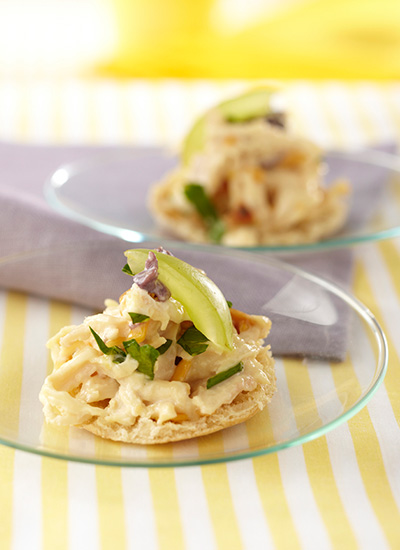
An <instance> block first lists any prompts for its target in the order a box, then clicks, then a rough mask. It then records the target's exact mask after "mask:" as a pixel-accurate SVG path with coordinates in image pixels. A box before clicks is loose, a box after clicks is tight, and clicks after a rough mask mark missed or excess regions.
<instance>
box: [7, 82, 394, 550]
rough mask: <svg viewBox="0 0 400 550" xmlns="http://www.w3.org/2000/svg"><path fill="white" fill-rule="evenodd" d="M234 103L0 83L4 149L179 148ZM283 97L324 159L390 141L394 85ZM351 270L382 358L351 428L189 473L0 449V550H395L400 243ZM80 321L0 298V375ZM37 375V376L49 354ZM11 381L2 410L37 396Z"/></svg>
mask: <svg viewBox="0 0 400 550" xmlns="http://www.w3.org/2000/svg"><path fill="white" fill-rule="evenodd" d="M252 84H254V83H252ZM245 87H246V83H245V82H239V81H235V82H233V81H229V82H228V81H222V82H218V83H217V82H210V81H190V82H189V81H187V82H186V81H176V80H168V81H145V80H135V81H130V80H124V81H114V80H79V79H76V80H71V79H69V80H58V81H54V80H51V81H45V80H43V81H38V80H34V81H29V80H19V81H18V80H1V81H0V140H2V141H19V142H20V141H24V142H30V143H54V144H57V143H63V144H65V143H74V144H76V143H82V144H93V143H94V144H140V145H148V144H160V143H162V144H164V143H167V144H175V143H177V142H179V139H180V138H181V136H182V135H183V133H184V132H185V130H186V129H187V127H188V125H189V124H190V122H191V121H192V119H193V117H194V116H195V115H196V114H197V113H199V112H201V111H202V110H203V109H204V108H206V107H208V106H209V105H212V104H213V103H214V102H216V101H218V100H219V99H221V98H224V97H226V96H229V95H230V94H233V93H236V91H239V90H242V89H244V88H245ZM284 93H285V96H286V101H287V106H288V108H289V109H290V111H291V112H292V113H293V116H294V118H295V121H296V123H297V124H298V127H299V129H300V130H301V131H302V132H303V133H304V134H306V135H308V136H309V137H311V138H312V139H314V140H316V141H317V142H318V143H320V144H321V145H322V146H323V147H326V148H333V147H336V148H337V147H340V148H344V149H347V148H354V147H359V146H365V145H372V144H376V143H382V142H388V141H392V142H393V141H397V142H398V141H399V139H400V84H396V83H388V84H373V83H368V82H365V83H353V84H344V83H340V82H323V83H318V84H316V83H310V82H298V81H296V82H287V83H285V84H284ZM0 173H1V167H0ZM0 207H1V205H0ZM0 215H1V214H0ZM399 221H400V220H399ZM355 257H356V269H355V274H354V281H353V288H352V291H353V293H354V294H355V295H356V296H357V297H358V298H359V299H361V300H362V301H363V302H364V303H365V304H366V305H367V306H368V307H369V308H370V309H371V310H372V312H373V313H374V314H375V315H376V317H377V319H378V321H379V322H380V323H381V325H382V327H383V329H384V331H385V332H386V335H387V338H388V342H389V348H390V358H389V367H388V373H387V376H386V379H385V381H384V384H383V385H382V386H381V387H380V389H379V390H378V392H377V393H376V394H375V395H374V397H373V398H372V400H371V401H370V402H369V404H368V405H367V406H366V407H365V408H364V409H363V410H362V411H361V412H359V413H358V414H357V415H356V416H355V417H353V418H352V419H350V420H349V421H348V422H347V423H344V424H342V425H341V426H339V427H338V428H336V429H334V430H333V431H331V432H329V433H328V434H326V435H325V436H322V437H320V438H318V439H316V440H314V441H311V442H308V443H306V444H304V445H302V446H297V447H292V448H289V449H286V450H284V451H281V452H279V453H276V454H271V455H266V456H260V457H257V458H254V459H246V460H241V461H236V462H230V463H227V464H225V463H222V464H217V465H207V466H191V467H184V468H165V469H163V468H158V469H157V468H154V469H146V468H137V469H136V468H120V467H115V468H113V467H106V466H93V465H85V464H79V463H72V462H70V463H69V462H64V461H60V460H55V459H51V458H46V457H40V456H37V455H31V454H28V453H24V452H21V451H16V450H13V449H11V448H7V447H1V446H0V488H1V489H0V549H1V550H8V549H13V550H22V549H24V550H25V549H28V548H29V550H36V549H45V550H64V549H65V550H66V549H73V550H76V549H82V550H83V549H84V550H92V549H93V550H96V549H102V550H125V549H140V550H153V549H161V550H180V549H186V548H187V549H193V550H194V549H196V550H197V549H198V550H208V549H214V548H215V549H220V550H239V549H250V550H253V549H263V550H267V549H268V550H269V549H279V550H287V549H288V550H291V549H298V548H302V549H304V550H314V549H315V550H324V549H329V548H337V549H345V550H348V549H353V548H360V549H371V550H372V549H374V550H384V549H388V548H392V549H397V548H400V513H399V509H400V430H399V421H400V361H399V359H400V331H399V327H400V239H393V240H388V241H385V242H380V243H373V244H368V245H362V246H360V247H358V248H356V249H355ZM79 314H80V312H79V310H77V309H76V308H73V307H70V306H66V305H63V306H60V305H57V304H49V305H48V307H47V308H45V309H43V307H39V306H38V302H37V299H36V298H33V297H26V296H23V295H20V294H17V293H7V292H6V291H1V292H0V341H1V343H2V346H1V354H2V355H1V357H0V365H1V364H2V362H3V361H4V359H5V358H6V357H7V354H20V355H21V361H22V355H23V354H24V353H26V350H29V346H30V345H32V340H31V339H32V331H31V330H29V327H31V326H32V325H33V324H38V325H39V324H40V326H41V327H42V328H41V330H46V331H47V332H48V334H49V335H50V334H53V333H54V332H55V331H56V329H57V328H58V327H59V326H62V325H65V324H68V323H70V322H71V321H75V322H79V320H80V319H79ZM43 327H44V328H43ZM38 353H39V354H40V351H39V352H38ZM37 359H38V363H41V364H43V365H44V367H43V369H44V372H43V375H44V374H45V370H46V368H47V369H48V368H50V365H49V363H48V359H47V355H46V351H45V350H43V352H42V356H41V357H37ZM11 376H12V374H11V373H9V372H7V371H5V370H4V369H1V367H0V384H10V392H9V395H8V397H7V399H9V400H10V403H11V402H12V403H14V404H15V403H16V402H18V400H19V399H21V395H22V394H23V393H24V392H30V393H31V397H30V398H31V399H36V395H37V391H38V388H37V387H36V385H37V380H35V381H32V380H29V379H24V377H23V376H21V377H20V379H18V377H16V378H15V377H14V378H13V380H12V383H10V377H11ZM2 407H4V404H3V405H2ZM2 407H0V409H1V408H2ZM3 410H4V409H3ZM54 437H57V434H54ZM66 444H67V443H66Z"/></svg>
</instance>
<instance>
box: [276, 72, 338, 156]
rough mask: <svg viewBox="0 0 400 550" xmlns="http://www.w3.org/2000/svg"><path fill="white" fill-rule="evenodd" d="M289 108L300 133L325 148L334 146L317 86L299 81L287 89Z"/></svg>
mask: <svg viewBox="0 0 400 550" xmlns="http://www.w3.org/2000/svg"><path fill="white" fill-rule="evenodd" d="M285 96H286V97H287V103H288V108H289V109H290V111H293V115H294V118H295V120H296V121H298V124H299V125H300V128H299V129H297V128H296V129H295V130H296V132H297V133H299V134H300V135H305V136H307V137H308V138H309V139H311V140H313V141H315V142H316V143H318V144H319V145H320V146H321V147H323V148H327V149H329V148H331V147H332V146H333V140H332V133H331V132H330V129H329V127H328V125H327V122H326V119H325V113H324V111H323V109H322V108H321V104H320V100H319V94H318V93H317V91H316V89H315V87H313V86H311V85H309V84H307V83H298V84H295V85H294V86H289V88H288V89H287V90H285Z"/></svg>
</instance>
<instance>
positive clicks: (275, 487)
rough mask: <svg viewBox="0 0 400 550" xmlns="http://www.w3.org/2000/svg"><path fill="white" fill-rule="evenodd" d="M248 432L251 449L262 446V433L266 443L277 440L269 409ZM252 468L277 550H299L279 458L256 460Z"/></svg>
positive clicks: (252, 421) (250, 424)
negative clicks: (260, 431) (260, 443)
mask: <svg viewBox="0 0 400 550" xmlns="http://www.w3.org/2000/svg"><path fill="white" fill-rule="evenodd" d="M246 428H247V436H248V439H249V444H250V447H251V448H255V447H256V446H257V445H258V444H259V442H260V439H261V437H260V434H259V433H258V432H259V430H260V429H262V431H263V433H262V436H263V439H264V437H265V438H266V439H268V440H271V441H273V440H274V435H273V429H272V425H271V419H270V415H269V412H268V408H265V409H264V410H263V411H262V412H260V413H258V414H257V415H256V416H255V417H253V418H251V419H250V420H248V421H247V422H246ZM253 468H254V475H255V479H256V483H257V489H258V492H259V495H260V500H261V503H262V506H263V510H264V514H265V518H266V520H267V523H268V527H269V529H270V531H271V536H272V538H273V540H274V543H275V545H276V548H277V549H278V550H279V549H282V550H285V549H286V548H290V549H291V550H296V548H300V547H301V544H300V541H299V538H298V534H297V530H296V527H295V525H294V522H293V518H292V515H291V513H290V510H289V506H288V502H287V498H286V495H285V490H284V488H283V483H282V476H281V471H280V468H279V460H278V455H277V454H276V453H273V454H270V455H268V456H260V457H257V458H254V459H253Z"/></svg>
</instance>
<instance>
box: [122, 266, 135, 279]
mask: <svg viewBox="0 0 400 550" xmlns="http://www.w3.org/2000/svg"><path fill="white" fill-rule="evenodd" d="M122 271H123V272H124V273H127V274H128V275H132V277H133V275H134V273H132V269H131V268H130V267H129V264H125V265H124V267H123V268H122Z"/></svg>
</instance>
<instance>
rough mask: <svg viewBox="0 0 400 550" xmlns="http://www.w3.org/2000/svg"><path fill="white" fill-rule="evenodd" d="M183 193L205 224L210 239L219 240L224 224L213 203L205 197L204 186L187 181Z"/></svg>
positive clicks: (223, 230)
mask: <svg viewBox="0 0 400 550" xmlns="http://www.w3.org/2000/svg"><path fill="white" fill-rule="evenodd" d="M184 193H185V196H186V198H187V199H188V201H189V202H191V203H192V204H193V206H194V207H195V209H196V210H197V212H198V214H199V215H200V216H201V217H202V218H203V220H204V222H205V224H206V225H207V227H208V230H209V234H210V239H211V240H213V241H214V242H220V240H221V238H222V235H223V234H224V232H225V226H224V223H223V221H222V220H221V219H220V217H219V215H218V212H217V211H216V209H215V207H214V205H213V203H212V202H211V201H210V199H209V197H207V195H206V192H205V191H204V187H203V186H202V185H200V184H199V183H187V184H186V185H185V189H184Z"/></svg>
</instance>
